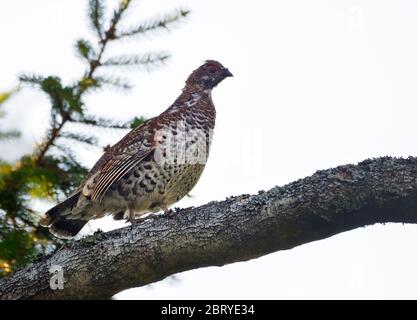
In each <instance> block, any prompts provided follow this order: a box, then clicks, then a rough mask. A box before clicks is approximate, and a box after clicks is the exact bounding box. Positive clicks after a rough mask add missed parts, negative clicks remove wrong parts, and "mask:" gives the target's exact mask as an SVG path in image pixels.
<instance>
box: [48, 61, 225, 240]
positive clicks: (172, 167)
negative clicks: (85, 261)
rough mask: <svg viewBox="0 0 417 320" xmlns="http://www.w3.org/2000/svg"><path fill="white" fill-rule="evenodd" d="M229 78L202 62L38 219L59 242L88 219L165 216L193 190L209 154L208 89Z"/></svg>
mask: <svg viewBox="0 0 417 320" xmlns="http://www.w3.org/2000/svg"><path fill="white" fill-rule="evenodd" d="M230 76H232V74H231V73H230V71H229V70H228V69H226V68H225V67H223V66H222V65H221V64H220V63H219V62H217V61H214V60H208V61H206V62H205V63H204V64H203V65H202V66H200V67H199V68H198V69H196V70H195V71H193V72H192V73H191V75H190V76H189V77H188V79H187V81H186V83H185V87H184V89H183V90H182V93H181V95H180V96H179V97H178V98H177V99H176V100H175V102H174V103H173V104H172V105H171V106H170V107H169V108H168V109H167V110H165V111H164V112H163V113H161V114H160V115H159V116H157V117H155V118H152V119H149V120H147V121H146V122H145V123H143V124H142V125H140V126H139V127H137V128H135V129H133V130H132V131H130V132H129V133H128V134H127V135H126V136H124V137H123V138H122V139H121V140H120V141H119V142H117V143H116V144H115V145H113V146H112V147H111V148H109V149H108V150H107V151H106V152H105V153H104V154H103V156H102V157H101V158H100V159H99V160H98V161H97V163H96V164H95V165H94V167H93V168H92V169H91V171H90V172H89V174H88V176H87V178H86V179H85V181H84V182H83V183H82V184H81V185H80V187H79V188H78V189H77V191H76V192H75V193H74V194H73V195H72V196H70V197H69V198H68V199H66V200H65V201H63V202H61V203H59V204H58V205H56V206H55V207H53V208H52V209H50V210H49V211H47V212H46V213H45V215H44V217H43V218H42V221H41V224H42V225H43V226H46V227H49V230H50V231H51V232H52V233H53V234H54V235H56V236H57V237H60V238H71V237H73V236H74V235H76V234H77V233H78V232H79V231H80V230H81V228H82V227H83V226H84V225H85V224H86V223H87V221H88V220H90V219H97V218H101V217H103V216H105V215H109V214H112V215H113V216H114V217H115V218H116V219H123V218H126V219H128V220H129V221H130V222H132V223H134V222H135V217H139V216H141V215H143V214H145V213H149V212H157V211H159V210H161V209H162V210H163V211H164V212H167V211H168V208H169V206H171V205H173V204H174V203H176V202H177V201H179V200H180V199H181V198H183V197H184V196H185V195H187V194H188V193H189V192H190V191H191V189H192V188H193V187H194V186H195V184H196V183H197V181H198V179H199V178H200V175H201V173H202V172H203V170H204V167H205V163H206V160H207V157H208V152H209V149H210V143H211V135H212V130H213V128H214V122H215V118H216V110H215V108H214V104H213V101H212V98H211V91H212V89H213V88H214V87H215V86H216V85H218V84H219V83H220V82H221V81H222V80H224V79H225V78H226V77H230Z"/></svg>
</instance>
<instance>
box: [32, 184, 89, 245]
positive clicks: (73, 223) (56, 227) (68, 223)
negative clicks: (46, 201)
mask: <svg viewBox="0 0 417 320" xmlns="http://www.w3.org/2000/svg"><path fill="white" fill-rule="evenodd" d="M80 194H81V192H77V193H75V194H73V195H72V196H70V197H69V198H68V199H66V200H65V201H63V202H61V203H58V204H57V205H56V206H55V207H53V208H51V209H49V210H48V211H47V212H46V213H45V215H44V217H43V218H42V220H41V221H40V224H41V225H42V226H44V227H48V228H49V231H50V232H51V233H52V234H53V235H55V236H57V237H58V238H63V239H69V238H72V237H73V236H75V235H76V234H77V233H78V232H79V231H80V230H81V229H82V227H84V225H85V224H86V223H87V220H81V219H71V211H72V209H73V208H74V207H75V205H76V204H77V202H78V199H79V198H80Z"/></svg>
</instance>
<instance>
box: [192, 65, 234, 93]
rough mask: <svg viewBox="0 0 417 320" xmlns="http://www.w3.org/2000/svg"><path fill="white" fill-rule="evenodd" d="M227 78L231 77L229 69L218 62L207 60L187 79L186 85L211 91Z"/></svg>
mask: <svg viewBox="0 0 417 320" xmlns="http://www.w3.org/2000/svg"><path fill="white" fill-rule="evenodd" d="M227 77H233V74H232V73H231V72H230V71H229V69H227V68H225V67H224V66H223V65H222V64H221V63H220V62H218V61H215V60H207V61H206V62H205V63H204V64H203V65H201V66H200V67H199V68H198V69H196V70H194V71H193V73H192V74H191V75H190V76H189V77H188V79H187V82H186V83H187V85H197V86H199V87H201V88H202V89H203V90H211V89H213V88H214V87H215V86H217V85H218V84H219V83H220V82H221V81H223V80H224V79H225V78H227Z"/></svg>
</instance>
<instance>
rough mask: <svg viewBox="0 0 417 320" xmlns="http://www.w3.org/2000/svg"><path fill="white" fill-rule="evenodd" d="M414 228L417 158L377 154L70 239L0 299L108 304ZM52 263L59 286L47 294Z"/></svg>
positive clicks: (9, 282)
mask: <svg viewBox="0 0 417 320" xmlns="http://www.w3.org/2000/svg"><path fill="white" fill-rule="evenodd" d="M384 222H402V223H416V222H417V158H412V157H410V158H408V159H396V158H389V157H384V158H378V159H371V160H365V161H363V162H361V163H359V164H358V165H344V166H339V167H337V168H334V169H329V170H323V171H318V172H316V173H315V174H313V175H312V176H310V177H307V178H304V179H301V180H298V181H295V182H293V183H290V184H288V185H286V186H283V187H275V188H272V189H271V190H269V191H267V192H264V191H260V192H259V193H258V194H257V195H241V196H237V197H231V198H228V199H226V200H224V201H221V202H211V203H208V204H206V205H203V206H201V207H198V208H187V209H182V210H178V211H176V213H175V214H174V215H171V216H168V217H162V218H158V219H151V220H147V221H145V222H143V223H140V224H139V225H137V226H135V227H134V228H132V227H125V228H122V229H118V230H114V231H111V232H107V233H98V234H95V235H94V236H90V237H87V238H85V239H82V240H80V241H73V242H70V243H69V244H67V245H66V246H65V247H64V248H62V249H60V250H58V251H57V252H55V253H53V254H51V255H49V256H46V257H44V258H43V259H42V260H40V261H37V262H35V263H33V264H32V265H31V266H29V267H27V268H26V269H22V270H20V271H18V272H16V273H15V274H14V275H12V276H11V277H10V278H6V279H3V280H1V281H0V298H2V299H88V298H109V297H111V296H112V295H114V294H116V293H118V292H119V291H121V290H124V289H128V288H132V287H139V286H143V285H146V284H149V283H152V282H155V281H158V280H161V279H163V278H165V277H167V276H169V275H172V274H175V273H177V272H181V271H185V270H191V269H196V268H200V267H207V266H222V265H225V264H228V263H233V262H237V261H246V260H249V259H253V258H257V257H260V256H262V255H265V254H268V253H271V252H274V251H278V250H283V249H290V248H293V247H295V246H298V245H301V244H304V243H308V242H310V241H314V240H319V239H324V238H326V237H330V236H332V235H334V234H337V233H340V232H343V231H347V230H351V229H354V228H358V227H363V226H366V225H370V224H374V223H384ZM52 265H59V266H62V267H63V270H64V278H65V285H64V289H63V290H51V289H50V286H49V281H50V277H51V274H50V273H49V269H50V267H51V266H52Z"/></svg>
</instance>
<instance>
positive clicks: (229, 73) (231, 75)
mask: <svg viewBox="0 0 417 320" xmlns="http://www.w3.org/2000/svg"><path fill="white" fill-rule="evenodd" d="M223 74H224V76H225V78H227V77H233V73H231V72H230V71H229V69H224V71H223Z"/></svg>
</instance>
